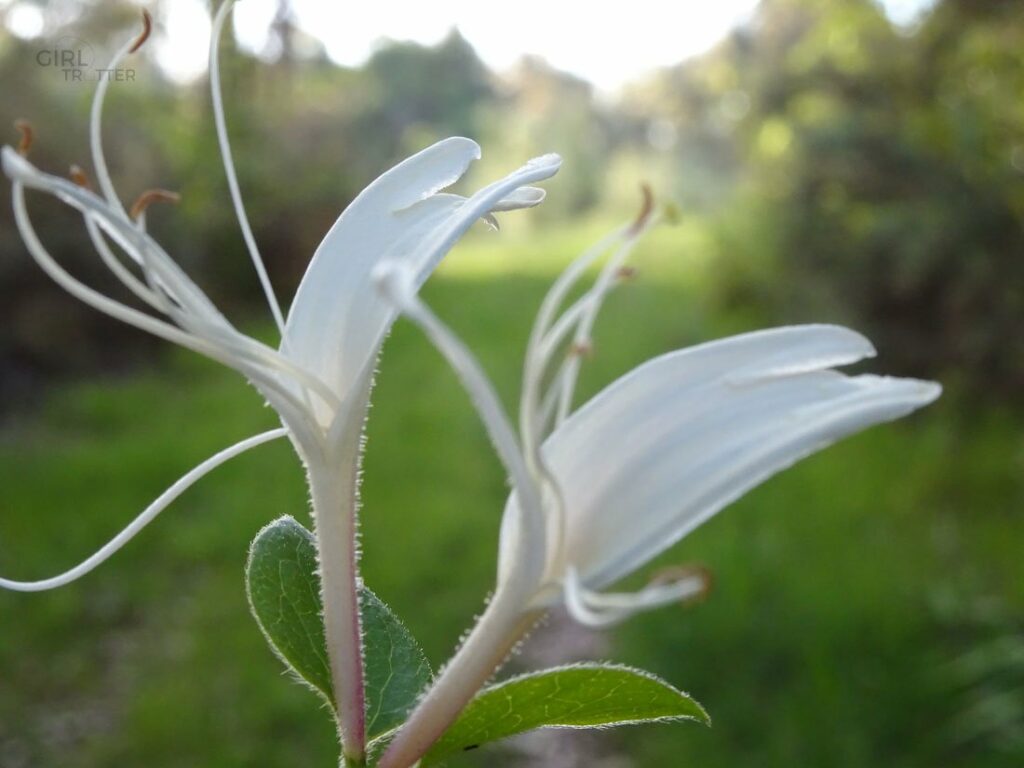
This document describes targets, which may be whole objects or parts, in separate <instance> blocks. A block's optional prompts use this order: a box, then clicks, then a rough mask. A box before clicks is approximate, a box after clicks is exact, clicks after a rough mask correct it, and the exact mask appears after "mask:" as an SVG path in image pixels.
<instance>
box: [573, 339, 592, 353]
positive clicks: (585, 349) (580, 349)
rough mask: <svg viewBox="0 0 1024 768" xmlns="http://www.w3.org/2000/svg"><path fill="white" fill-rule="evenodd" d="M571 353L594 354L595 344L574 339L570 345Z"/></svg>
mask: <svg viewBox="0 0 1024 768" xmlns="http://www.w3.org/2000/svg"><path fill="white" fill-rule="evenodd" d="M569 354H570V355H573V356H574V357H590V356H591V355H593V354H594V345H593V344H591V343H590V342H589V341H574V342H573V343H572V346H570V347H569Z"/></svg>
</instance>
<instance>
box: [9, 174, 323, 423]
mask: <svg viewBox="0 0 1024 768" xmlns="http://www.w3.org/2000/svg"><path fill="white" fill-rule="evenodd" d="M11 198H12V201H13V204H14V220H15V222H16V223H17V225H18V231H19V232H20V233H21V237H22V240H24V242H25V246H26V248H28V251H29V253H30V254H31V255H32V258H33V259H35V261H36V263H37V264H39V266H40V268H41V269H42V270H43V271H44V272H45V273H46V274H47V275H49V277H50V278H51V279H52V280H53V281H54V282H55V283H57V284H58V285H59V286H60V287H61V288H63V289H64V290H66V291H67V292H68V293H70V294H71V295H72V296H74V297H75V298H76V299H78V300H79V301H81V302H83V303H85V304H88V305H89V306H91V307H93V308H94V309H96V310H98V311H100V312H102V313H104V314H106V315H109V316H110V317H113V318H114V319H115V320H120V321H121V322H123V323H127V324H128V325H132V326H134V327H136V328H138V329H140V330H143V331H146V332H147V333H152V334H153V335H154V336H158V337H159V338H162V339H164V340H166V341H170V342H172V343H174V344H179V345H180V346H182V347H185V348H186V349H191V350H192V351H194V352H198V353H200V354H203V355H206V356H207V357H210V358H212V359H214V360H216V361H218V362H220V363H223V364H224V365H227V366H228V367H231V368H235V369H236V370H238V371H240V372H242V373H243V374H244V375H245V376H247V377H248V378H249V379H250V380H251V381H252V382H253V383H254V384H257V385H260V386H261V387H264V388H267V389H271V390H273V391H275V392H276V393H277V395H278V396H279V397H281V398H283V399H286V400H288V401H289V402H291V403H292V404H293V406H294V407H295V408H296V409H297V410H298V411H299V412H303V411H304V410H305V409H304V408H303V406H302V404H301V403H300V402H299V401H298V400H297V399H296V398H295V395H294V394H293V393H292V392H290V391H289V390H288V389H286V388H285V387H284V386H283V385H282V383H281V382H280V381H278V380H277V379H276V377H274V376H272V375H269V374H268V372H267V371H264V370H260V369H259V368H258V367H256V366H254V365H252V364H250V362H249V360H248V358H251V354H249V355H248V357H247V358H241V359H240V358H239V357H237V355H235V354H232V353H231V352H228V351H226V350H225V349H223V348H222V347H220V346H218V345H216V344H214V343H212V342H211V341H209V340H208V339H205V338H201V337H198V336H195V335H193V334H191V333H188V332H186V331H183V330H181V329H180V328H178V327H177V326H174V325H171V324H169V323H167V322H164V321H163V320H160V319H158V318H155V317H152V316H151V315H147V314H146V313H145V312H140V311H139V310H137V309H134V308H133V307H129V306H127V305H125V304H122V303H120V302H118V301H115V300H113V299H111V298H109V297H107V296H104V295H103V294H102V293H100V292H99V291H96V290H95V289H93V288H90V287H89V286H87V285H85V284H84V283H82V282H80V281H79V280H76V279H75V278H74V277H72V276H71V275H70V274H69V273H68V272H67V271H66V270H65V269H64V268H63V267H61V266H60V264H58V263H57V261H56V260H55V259H54V258H53V257H52V256H51V255H50V253H49V252H48V251H47V250H46V248H45V247H44V246H43V244H42V242H41V241H40V239H39V236H38V235H37V234H36V231H35V228H34V227H33V226H32V221H31V218H30V217H29V215H28V209H27V207H26V205H25V188H24V185H23V184H22V183H21V182H20V181H15V182H14V184H12V185H11ZM267 353H268V355H273V354H276V353H274V352H273V350H270V349H269V348H267Z"/></svg>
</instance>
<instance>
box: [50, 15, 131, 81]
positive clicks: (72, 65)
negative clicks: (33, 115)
mask: <svg viewBox="0 0 1024 768" xmlns="http://www.w3.org/2000/svg"><path fill="white" fill-rule="evenodd" d="M150 30H151V21H150V18H149V14H145V28H144V30H143V32H142V34H141V35H140V36H139V39H138V40H137V41H136V43H135V48H137V47H138V46H139V45H141V44H142V42H143V41H144V40H145V39H146V38H147V37H148V36H149V33H150ZM35 58H36V64H37V65H38V66H40V67H47V68H49V69H53V70H55V71H57V72H59V73H60V76H61V77H62V79H63V80H64V82H67V83H83V82H86V81H88V82H97V81H102V80H112V81H116V82H134V81H135V69H134V68H133V67H117V66H107V67H99V66H96V54H95V52H94V51H93V48H92V46H91V45H89V43H87V42H86V41H85V40H83V39H81V38H80V37H74V36H72V35H64V36H63V37H60V38H57V39H56V40H55V41H53V44H52V45H49V46H47V47H46V48H40V49H39V50H38V51H36V57H35Z"/></svg>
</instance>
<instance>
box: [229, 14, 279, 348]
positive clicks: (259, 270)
mask: <svg viewBox="0 0 1024 768" xmlns="http://www.w3.org/2000/svg"><path fill="white" fill-rule="evenodd" d="M233 6H234V0H225V2H224V3H222V4H221V6H220V8H218V9H217V15H216V16H215V17H214V20H213V29H212V30H211V31H210V95H211V96H212V98H213V119H214V123H215V124H216V126H217V141H218V142H219V143H220V154H221V157H222V158H223V160H224V173H225V174H226V175H227V178H228V189H229V190H230V191H231V202H232V203H233V204H234V206H235V215H236V216H237V217H238V224H239V226H240V227H241V228H242V238H243V239H244V240H245V246H246V248H248V249H249V256H250V257H251V258H252V263H253V266H254V267H255V268H256V274H257V276H258V277H259V280H260V285H261V286H262V287H263V293H264V294H265V295H266V297H267V303H268V304H269V305H270V311H271V313H272V314H273V315H274V322H275V323H277V329H278V331H279V332H280V333H281V338H282V340H283V342H284V344H285V346H287V339H285V324H284V315H283V314H282V313H281V305H280V304H279V303H278V301H277V295H276V294H275V293H274V287H273V286H272V285H271V284H270V276H269V275H267V270H266V267H265V266H264V265H263V259H262V258H261V257H260V251H259V248H258V247H257V245H256V238H255V236H254V235H253V233H252V227H250V226H249V217H248V216H247V215H246V213H245V206H244V205H243V204H242V192H241V190H240V188H239V186H238V177H237V175H236V174H235V164H234V161H233V160H232V157H231V144H230V142H229V141H228V129H227V123H226V121H225V119H224V100H223V99H222V98H221V92H220V62H219V51H218V49H219V45H220V36H221V32H222V30H223V29H224V22H225V21H226V19H227V17H228V14H229V13H230V12H231V8H232V7H233Z"/></svg>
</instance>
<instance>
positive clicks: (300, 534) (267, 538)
mask: <svg viewBox="0 0 1024 768" xmlns="http://www.w3.org/2000/svg"><path fill="white" fill-rule="evenodd" d="M316 569H317V562H316V542H315V541H314V539H313V534H311V533H310V532H309V531H307V530H306V529H305V528H304V527H303V526H301V525H300V524H299V523H298V522H296V521H295V519H294V518H292V517H288V516H285V517H281V518H278V519H277V520H275V521H274V522H272V523H270V525H268V526H266V527H265V528H264V529H263V530H261V531H260V532H259V533H258V534H256V538H255V539H254V540H253V542H252V547H251V549H250V550H249V562H248V564H247V565H246V569H245V581H246V591H247V592H248V595H249V606H250V607H251V608H252V613H253V616H255V617H256V623H257V624H259V625H260V629H261V630H263V635H264V636H265V637H266V638H267V642H268V643H270V647H271V648H272V649H273V650H274V652H275V653H276V654H277V655H278V656H280V657H281V660H282V661H284V662H285V663H286V664H287V665H288V666H289V667H290V668H291V669H292V671H294V672H295V673H296V674H297V675H298V676H299V677H300V678H301V679H302V680H304V681H305V682H306V683H308V684H309V685H310V686H311V687H312V688H313V689H314V690H316V691H317V692H318V693H320V694H321V695H322V696H323V697H324V698H325V699H326V700H327V701H328V703H330V705H331V706H332V707H334V692H333V691H334V689H333V686H332V685H331V667H330V663H329V662H328V660H327V643H326V641H325V640H324V623H323V618H322V617H321V614H322V612H323V608H322V603H321V600H320V581H319V579H318V578H317V575H316Z"/></svg>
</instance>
